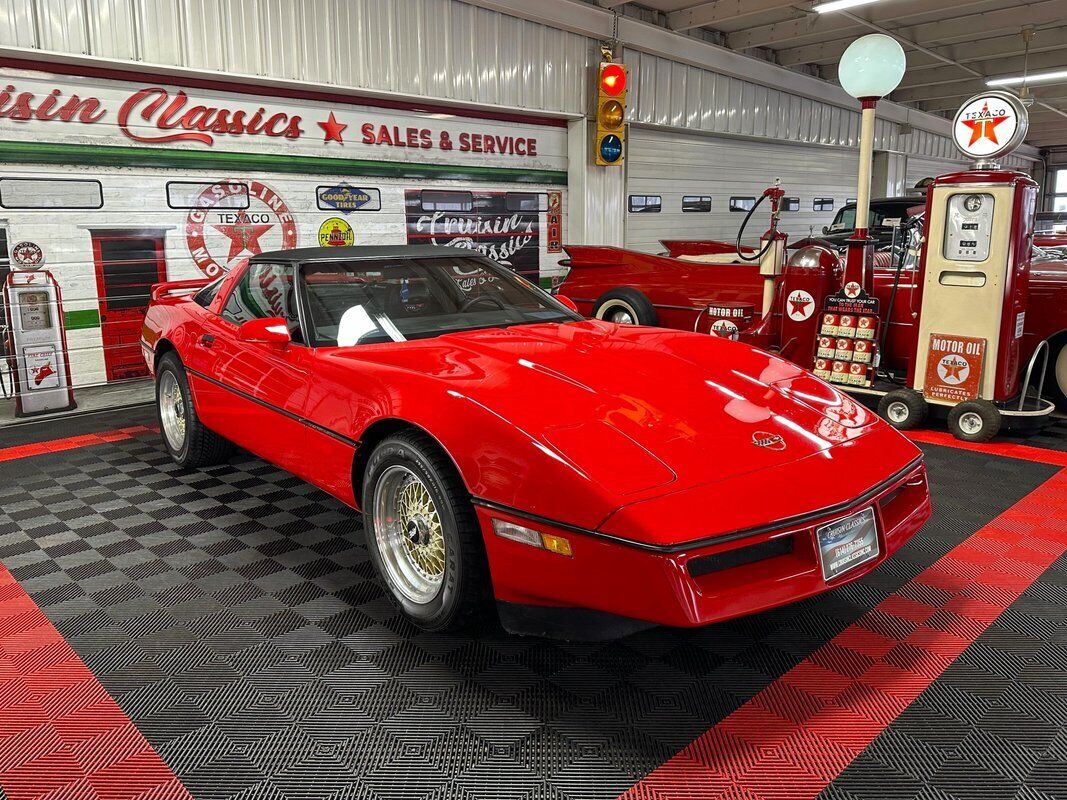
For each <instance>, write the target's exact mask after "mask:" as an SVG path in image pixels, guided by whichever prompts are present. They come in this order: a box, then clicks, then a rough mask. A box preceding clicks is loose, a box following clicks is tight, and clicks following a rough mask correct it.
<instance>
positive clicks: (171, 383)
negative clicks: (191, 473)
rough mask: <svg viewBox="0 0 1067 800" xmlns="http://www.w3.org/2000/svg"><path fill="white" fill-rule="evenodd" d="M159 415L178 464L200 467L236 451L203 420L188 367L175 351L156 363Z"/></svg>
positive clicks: (163, 434)
mask: <svg viewBox="0 0 1067 800" xmlns="http://www.w3.org/2000/svg"><path fill="white" fill-rule="evenodd" d="M156 416H157V418H158V420H159V433H160V436H161V437H162V439H163V447H165V448H166V450H167V452H168V453H169V454H170V457H171V458H172V459H173V460H174V463H175V464H177V465H178V466H179V467H183V468H185V469H199V468H200V467H207V466H211V465H212V464H219V463H221V462H223V461H225V460H226V459H228V458H229V457H230V456H231V455H233V451H234V446H233V444H232V443H230V442H229V441H227V440H226V439H224V438H222V437H221V436H219V435H218V434H217V433H215V432H214V431H210V430H208V429H207V428H205V427H204V425H203V423H202V422H200V418H199V417H198V416H197V414H196V406H195V405H194V403H193V394H192V392H191V391H190V390H189V379H188V378H187V377H186V375H185V367H183V366H182V362H181V359H180V358H178V354H177V353H175V352H173V351H172V352H170V353H166V354H164V355H163V357H162V358H161V359H160V360H159V364H158V366H157V367H156Z"/></svg>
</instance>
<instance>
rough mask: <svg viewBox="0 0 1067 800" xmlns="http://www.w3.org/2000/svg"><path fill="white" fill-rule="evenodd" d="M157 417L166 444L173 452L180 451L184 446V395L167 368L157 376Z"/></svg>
mask: <svg viewBox="0 0 1067 800" xmlns="http://www.w3.org/2000/svg"><path fill="white" fill-rule="evenodd" d="M159 418H160V421H161V422H162V424H163V435H164V436H166V437H167V444H169V445H170V447H171V449H172V450H174V451H175V452H177V451H180V450H181V449H182V447H184V446H185V397H184V396H183V395H182V389H181V387H180V386H179V385H178V379H177V378H175V377H174V373H173V372H172V371H171V370H169V369H168V370H165V371H164V372H163V374H162V375H161V376H160V378H159Z"/></svg>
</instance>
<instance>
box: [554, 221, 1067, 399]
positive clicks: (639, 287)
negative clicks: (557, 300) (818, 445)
mask: <svg viewBox="0 0 1067 800" xmlns="http://www.w3.org/2000/svg"><path fill="white" fill-rule="evenodd" d="M1034 243H1035V244H1037V245H1044V246H1045V247H1046V248H1049V249H1041V248H1040V247H1039V248H1038V249H1035V251H1034V255H1033V258H1032V259H1031V261H1030V280H1029V290H1030V305H1029V309H1028V310H1027V313H1026V318H1025V329H1024V333H1023V340H1022V347H1021V358H1022V363H1023V364H1026V363H1027V362H1028V361H1029V359H1030V356H1031V355H1032V354H1033V352H1034V350H1035V348H1037V346H1038V345H1039V344H1040V343H1041V342H1042V341H1043V340H1046V339H1047V340H1048V341H1049V346H1050V357H1049V360H1048V369H1049V372H1048V380H1047V382H1046V384H1045V385H1046V388H1047V389H1050V390H1051V393H1052V394H1053V396H1054V397H1055V399H1056V401H1057V403H1058V404H1059V405H1061V406H1064V405H1067V252H1065V251H1064V250H1063V249H1055V245H1056V242H1055V241H1054V240H1053V239H1052V238H1051V237H1045V238H1042V239H1038V238H1037V237H1035V240H1034ZM662 244H663V246H664V248H665V249H666V250H667V252H668V255H665V256H661V255H651V254H648V253H639V252H636V251H632V250H624V249H622V248H617V247H601V246H584V245H583V246H577V245H568V246H567V247H566V248H565V249H566V251H567V253H568V255H569V256H570V261H569V266H570V271H569V273H568V274H567V276H566V278H565V279H564V281H563V282H562V283H561V284H560V286H559V287H558V289H559V291H560V292H563V293H565V294H566V295H567V296H568V297H570V298H571V299H572V300H573V301H574V303H575V304H576V305H577V306H578V310H579V311H580V312H582V313H583V314H584V315H586V316H588V317H593V318H597V319H607V320H611V321H615V322H620V323H627V324H639V325H661V326H663V327H667V328H675V329H678V330H685V331H694V330H695V331H700V332H704V333H708V332H709V331H710V326H711V325H712V324H713V322H714V319H715V318H714V317H713V316H711V315H709V314H708V309H709V307H716V306H718V307H727V308H730V307H733V308H742V309H745V310H747V311H746V314H747V315H746V316H744V319H746V320H747V321H751V319H752V317H753V316H754V317H755V319H756V321H758V319H759V314H760V310H761V306H762V294H763V279H762V278H761V276H760V274H759V268H758V266H757V265H756V264H753V263H747V262H744V261H742V260H741V259H740V258H738V257H737V251H736V250H735V249H734V245H733V244H732V243H727V242H719V241H714V240H689V241H683V240H665V241H663V242H662ZM808 244H815V245H816V246H817V247H820V248H822V249H823V250H824V252H825V256H826V257H830V258H836V256H835V255H834V251H832V250H831V249H829V248H826V247H825V246H824V245H823V244H822V243H820V242H819V241H818V240H817V239H816V240H805V241H802V242H798V243H797V245H793V246H791V248H790V249H791V250H795V249H796V247H797V246H798V245H799V246H801V249H803V246H804V245H808ZM743 249H744V248H743ZM745 252H746V254H748V253H749V252H750V251H747V250H746V251H745ZM842 263H843V262H842ZM897 266H898V263H897V262H896V260H895V258H894V257H893V256H892V255H891V253H890V249H889V248H886V249H884V250H882V251H879V252H877V253H875V257H874V268H875V269H874V295H875V296H876V297H877V298H878V299H879V301H880V303H881V305H882V308H887V309H888V308H891V309H892V311H891V318H890V320H889V321H890V325H889V327H888V336H887V341H886V344H885V350H884V354H885V360H884V365H885V367H886V368H888V369H890V370H893V371H894V372H898V373H900V374H906V373H907V370H908V364H909V362H910V360H911V357H912V355H913V353H914V350H915V330H916V328H917V322H916V321H917V317H918V314H917V312H918V308H919V298H918V295H919V291H918V280H919V278H918V268H917V267H918V265H917V261H916V259H915V258H914V257H911V258H906V259H905V260H904V262H903V264H902V269H901V270H900V272H899V281H898V272H897ZM841 268H842V267H841V266H840V265H839V267H838V270H837V274H838V275H840V269H841ZM894 285H896V293H895V297H894V298H893V302H892V303H890V301H889V300H890V296H891V295H893V294H894V292H893V287H894ZM739 327H740V328H741V329H744V327H745V326H744V325H739ZM808 349H809V346H808V343H806V342H805V343H804V355H810V353H809V352H808ZM785 354H786V355H790V353H788V352H786V353H785Z"/></svg>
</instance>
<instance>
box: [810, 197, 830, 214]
mask: <svg viewBox="0 0 1067 800" xmlns="http://www.w3.org/2000/svg"><path fill="white" fill-rule="evenodd" d="M811 210H812V211H833V210H834V198H832V197H816V198H815V199H814V200H812V203H811Z"/></svg>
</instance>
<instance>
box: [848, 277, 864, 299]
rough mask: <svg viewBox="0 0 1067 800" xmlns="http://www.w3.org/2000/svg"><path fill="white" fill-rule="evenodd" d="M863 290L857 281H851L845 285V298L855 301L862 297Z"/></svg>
mask: <svg viewBox="0 0 1067 800" xmlns="http://www.w3.org/2000/svg"><path fill="white" fill-rule="evenodd" d="M862 288H863V287H861V286H860V285H859V284H858V283H857V282H856V281H849V282H848V283H846V284H845V297H848V298H850V299H855V298H857V297H859V296H860V291H862Z"/></svg>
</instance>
